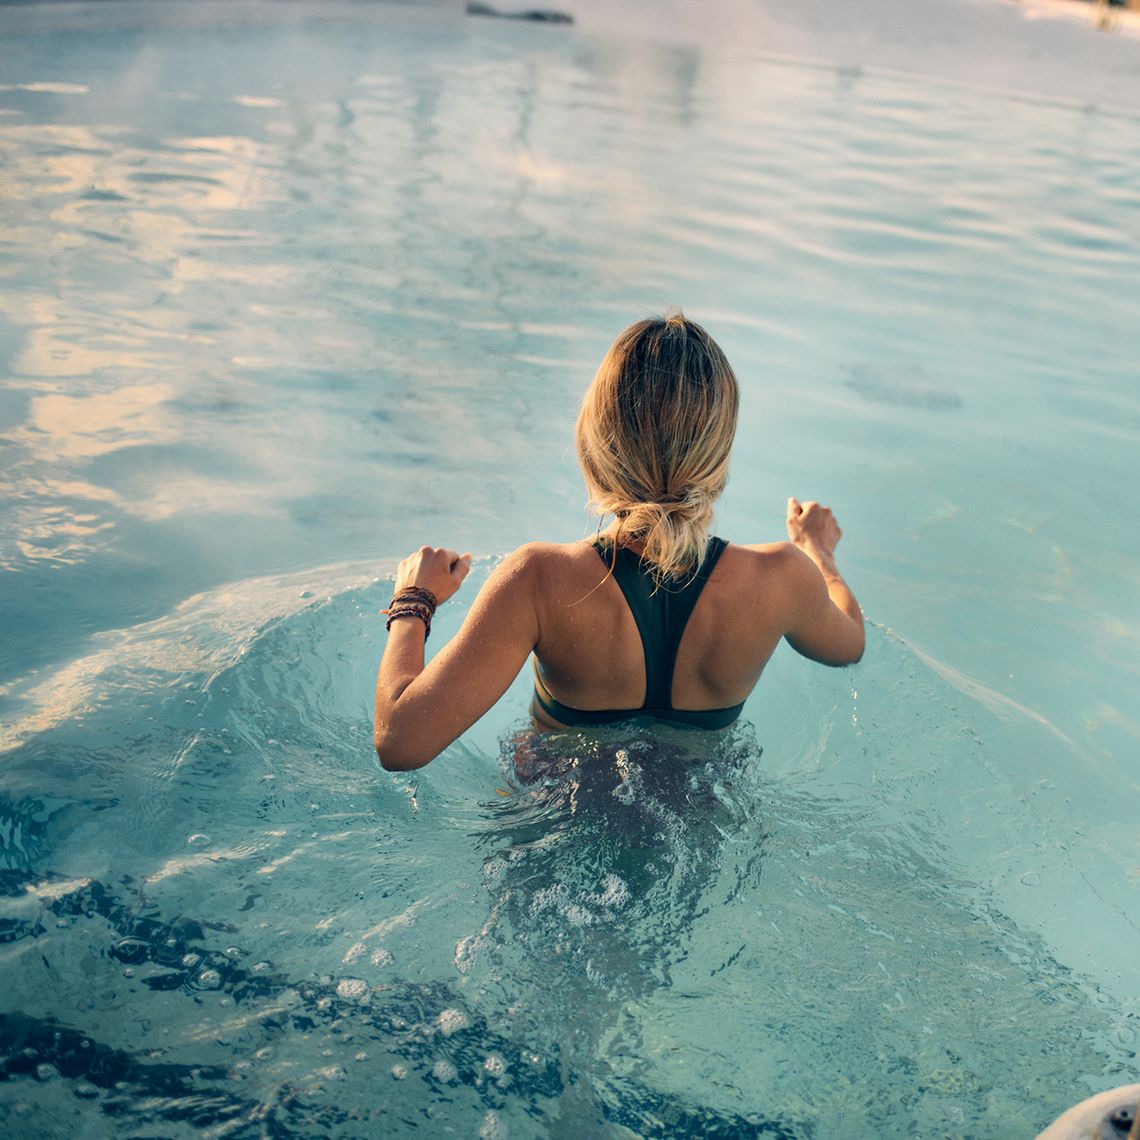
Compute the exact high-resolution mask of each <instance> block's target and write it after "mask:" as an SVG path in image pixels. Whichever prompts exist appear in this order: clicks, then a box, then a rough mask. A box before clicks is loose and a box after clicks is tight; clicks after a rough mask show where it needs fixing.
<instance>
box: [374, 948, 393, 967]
mask: <svg viewBox="0 0 1140 1140" xmlns="http://www.w3.org/2000/svg"><path fill="white" fill-rule="evenodd" d="M394 961H395V959H394V958H393V957H392V952H391V950H385V949H384V947H383V946H381V947H380V949H379V950H373V951H372V965H373V966H376V967H380V968H382V967H384V966H390V965H391V964H392V963H393V962H394Z"/></svg>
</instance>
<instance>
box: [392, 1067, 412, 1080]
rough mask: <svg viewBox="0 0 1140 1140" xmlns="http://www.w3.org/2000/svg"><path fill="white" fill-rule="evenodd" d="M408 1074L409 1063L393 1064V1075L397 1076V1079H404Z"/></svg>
mask: <svg viewBox="0 0 1140 1140" xmlns="http://www.w3.org/2000/svg"><path fill="white" fill-rule="evenodd" d="M407 1075H408V1067H407V1065H393V1066H392V1076H393V1077H395V1078H396V1080H398V1081H402V1080H404V1078H405V1077H406V1076H407Z"/></svg>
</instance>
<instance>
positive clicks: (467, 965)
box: [455, 934, 483, 974]
mask: <svg viewBox="0 0 1140 1140" xmlns="http://www.w3.org/2000/svg"><path fill="white" fill-rule="evenodd" d="M482 944H483V940H482V939H481V938H480V937H479V935H477V934H468V935H467V937H466V938H461V939H460V940H459V941H458V942H457V943H456V944H455V968H456V969H457V970H458V971H459V972H460V973H461V974H466V973H467V972H468V970H470V969H471V967H472V966H473V965H474V964H475V956H476V955H477V954H478V952H479V947H480V946H481V945H482Z"/></svg>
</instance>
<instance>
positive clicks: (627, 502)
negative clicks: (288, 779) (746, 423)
mask: <svg viewBox="0 0 1140 1140" xmlns="http://www.w3.org/2000/svg"><path fill="white" fill-rule="evenodd" d="M738 403H739V392H738V389H737V384H736V376H735V374H734V373H733V371H732V366H731V365H730V364H729V363H728V360H727V358H726V357H725V355H724V353H723V352H722V351H721V350H720V347H719V346H718V345H717V343H716V341H714V340H713V338H712V337H711V336H709V334H708V333H707V332H705V330H704V329H703V328H701V326H700V325H698V324H697V323H696V322H695V321H690V320H688V319H687V318H686V317H685V316H684V314H682V313H681V312H680V311H672V312H670V313H668V314H666V315H665V316H664V317H654V318H651V319H649V320H644V321H638V322H637V323H636V324H634V325H630V327H629V328H627V329H626V330H625V332H623V333H622V334H621V335H620V336H619V337H618V338H617V340H615V341H614V343H613V345H612V346H611V347H610V350H609V352H607V353H606V355H605V359H603V360H602V363H601V365H600V366H599V367H598V371H597V374H596V375H595V377H594V381H593V383H592V384H591V385H590V387H589V389H588V390H587V392H586V395H585V397H584V398H583V400H582V409H581V411H580V412H579V414H578V426H577V431H576V442H577V446H578V460H579V462H580V463H581V465H582V472H583V474H584V475H585V478H586V488H587V490H588V491H589V494H590V505H591V507H592V508H593V509H594V510H595V511H596V512H597V513H599V514H602V515H606V514H612V515H613V516H614V517H615V518H616V520H617V533H616V535H615V542H621V541H622V539H627V540H628V539H632V540H634V541H638V540H640V541H641V542H643V543H644V553H643V555H642V557H643V558H644V560H645V561H647V562H648V563H650V565H651V568H652V572H653V575H654V577H655V579H656V580H657V581H658V583H661V582H663V581H664V580H665V579H667V578H676V577H679V576H681V575H684V574H691V573H695V572H696V570H697V567H698V566H699V565H700V563H701V560H702V559H703V558H704V555H705V550H706V548H707V547H708V541H709V526H710V524H711V523H712V514H713V511H712V505H713V502H714V500H715V499H716V498H717V496H719V495H720V493H721V492H722V491H723V490H724V485H725V482H726V481H727V479H728V458H729V453H730V451H731V450H732V440H733V436H734V435H735V434H736V412H737V405H738Z"/></svg>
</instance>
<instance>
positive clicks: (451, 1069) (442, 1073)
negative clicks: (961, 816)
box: [431, 1061, 459, 1084]
mask: <svg viewBox="0 0 1140 1140" xmlns="http://www.w3.org/2000/svg"><path fill="white" fill-rule="evenodd" d="M431 1075H432V1076H433V1077H435V1079H436V1080H437V1081H443V1083H444V1084H450V1083H451V1082H452V1081H456V1080H458V1079H459V1070H458V1069H457V1068H456V1067H455V1066H454V1065H453V1064H452V1063H451V1062H450V1061H436V1063H435V1064H434V1065H432V1067H431Z"/></svg>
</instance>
